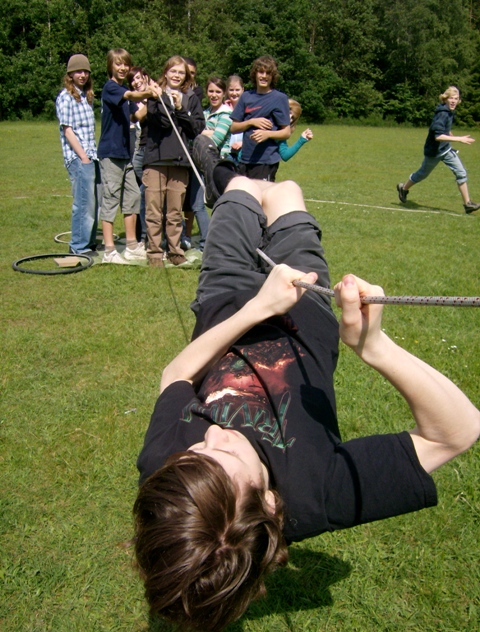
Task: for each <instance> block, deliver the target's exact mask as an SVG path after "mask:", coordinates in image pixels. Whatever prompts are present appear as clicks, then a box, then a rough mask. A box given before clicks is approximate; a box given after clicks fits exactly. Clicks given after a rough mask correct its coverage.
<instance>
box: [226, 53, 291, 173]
mask: <svg viewBox="0 0 480 632" xmlns="http://www.w3.org/2000/svg"><path fill="white" fill-rule="evenodd" d="M278 79H279V74H278V69H277V64H276V62H275V60H274V59H273V57H270V56H269V55H264V56H263V57H259V58H258V59H256V60H255V61H254V62H253V65H252V69H251V71H250V80H251V82H252V83H253V84H254V86H255V89H254V90H247V91H246V92H244V93H243V94H242V96H241V97H240V100H239V102H238V103H237V105H236V106H235V108H234V110H233V112H232V114H231V119H232V121H233V123H232V127H231V130H230V131H231V133H232V134H236V133H239V132H243V145H242V154H241V157H240V166H239V168H240V173H241V174H242V175H246V176H247V177H249V178H254V179H257V180H267V181H269V182H274V181H275V175H276V173H277V170H278V165H279V162H280V153H279V150H278V142H277V141H281V140H287V138H290V135H291V131H290V111H289V107H288V98H287V95H286V94H284V93H283V92H280V91H279V90H276V89H275V85H276V83H277V81H278Z"/></svg>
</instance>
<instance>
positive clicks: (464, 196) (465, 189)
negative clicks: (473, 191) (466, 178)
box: [458, 182, 470, 204]
mask: <svg viewBox="0 0 480 632" xmlns="http://www.w3.org/2000/svg"><path fill="white" fill-rule="evenodd" d="M458 190H459V191H460V195H461V196H462V199H463V203H464V204H468V203H469V202H470V195H469V193H468V186H467V183H466V182H462V184H459V185H458Z"/></svg>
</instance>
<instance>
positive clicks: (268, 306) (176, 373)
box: [160, 264, 317, 392]
mask: <svg viewBox="0 0 480 632" xmlns="http://www.w3.org/2000/svg"><path fill="white" fill-rule="evenodd" d="M296 279H302V280H303V281H306V282H307V283H315V281H316V279H317V275H316V273H314V272H310V273H309V274H305V273H304V272H300V271H299V270H294V269H293V268H290V267H289V266H286V265H282V264H280V265H278V266H275V268H274V269H273V270H272V272H271V273H270V274H269V276H268V277H267V280H266V281H265V283H264V284H263V286H262V287H261V288H260V290H259V292H258V294H257V295H256V296H255V297H254V298H252V299H251V300H250V301H248V303H246V304H245V305H244V306H243V307H242V309H240V310H239V311H238V312H237V313H236V314H234V315H233V316H231V317H230V318H228V319H227V320H225V321H223V322H221V323H219V324H218V325H216V326H215V327H212V329H209V330H208V331H206V332H204V333H203V334H202V335H201V336H199V337H198V338H196V339H195V340H194V341H193V342H191V343H190V344H189V345H188V346H187V347H185V349H184V350H183V351H182V352H181V353H179V355H178V356H177V357H176V358H175V359H174V360H172V362H170V364H169V365H168V366H167V367H166V368H165V369H164V371H163V374H162V379H161V382H160V392H162V391H163V390H164V389H165V388H167V386H169V385H170V384H172V382H176V381H177V380H187V381H189V382H195V381H197V380H199V379H201V378H202V377H203V376H204V375H205V373H206V372H207V371H208V369H209V368H210V367H211V366H212V365H213V364H214V363H215V362H216V361H217V360H218V359H219V358H221V357H222V355H223V354H224V353H226V352H227V350H228V348H229V347H230V346H231V345H232V344H233V343H234V342H235V341H236V340H238V338H240V337H241V336H243V334H245V333H246V332H247V331H249V329H251V328H252V327H254V326H255V325H258V324H259V323H261V322H263V321H264V320H266V319H267V318H270V317H272V316H277V315H280V314H285V312H288V310H289V309H291V308H292V307H293V306H294V305H295V303H296V302H297V301H298V300H299V299H300V297H301V296H302V295H303V293H304V292H305V290H303V289H302V288H297V287H295V286H294V285H293V284H292V281H294V280H296Z"/></svg>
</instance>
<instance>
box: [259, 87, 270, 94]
mask: <svg viewBox="0 0 480 632" xmlns="http://www.w3.org/2000/svg"><path fill="white" fill-rule="evenodd" d="M272 90H273V88H271V87H270V86H268V88H263V87H262V86H257V94H268V93H269V92H271V91H272Z"/></svg>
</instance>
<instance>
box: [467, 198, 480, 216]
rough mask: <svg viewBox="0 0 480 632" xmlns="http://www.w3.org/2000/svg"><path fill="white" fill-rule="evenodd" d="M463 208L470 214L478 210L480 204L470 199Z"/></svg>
mask: <svg viewBox="0 0 480 632" xmlns="http://www.w3.org/2000/svg"><path fill="white" fill-rule="evenodd" d="M463 208H464V209H465V213H467V215H470V213H473V212H474V211H478V209H479V208H480V204H477V203H476V202H472V200H469V201H468V202H467V203H466V204H464V205H463Z"/></svg>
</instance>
